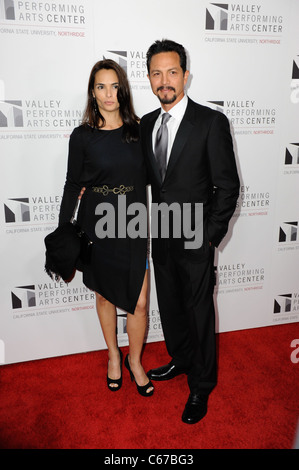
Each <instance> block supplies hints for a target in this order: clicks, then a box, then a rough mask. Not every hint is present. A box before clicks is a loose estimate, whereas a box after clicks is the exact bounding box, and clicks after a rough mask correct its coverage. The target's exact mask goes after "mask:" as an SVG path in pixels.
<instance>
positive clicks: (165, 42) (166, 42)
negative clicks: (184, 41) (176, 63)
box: [146, 39, 187, 73]
mask: <svg viewBox="0 0 299 470" xmlns="http://www.w3.org/2000/svg"><path fill="white" fill-rule="evenodd" d="M160 52H177V53H178V54H179V57H180V66H181V67H182V69H183V73H185V72H186V70H187V55H186V51H185V49H184V47H183V46H182V45H181V44H178V43H177V42H174V41H171V40H170V39H162V41H159V40H158V41H155V42H154V43H153V44H152V45H151V46H150V48H149V49H148V51H147V53H146V65H147V71H148V73H149V72H150V64H151V60H152V57H153V55H155V54H160Z"/></svg>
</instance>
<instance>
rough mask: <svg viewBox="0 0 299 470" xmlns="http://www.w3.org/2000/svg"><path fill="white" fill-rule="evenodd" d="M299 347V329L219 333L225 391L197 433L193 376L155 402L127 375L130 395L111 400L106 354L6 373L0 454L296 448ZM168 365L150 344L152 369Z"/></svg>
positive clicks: (125, 390)
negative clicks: (188, 407)
mask: <svg viewBox="0 0 299 470" xmlns="http://www.w3.org/2000/svg"><path fill="white" fill-rule="evenodd" d="M296 338H299V324H298V323H293V324H289V325H279V326H274V327H266V328H257V329H251V330H243V331H238V332H229V333H221V334H219V335H218V348H219V382H218V386H217V388H216V389H215V390H214V391H213V393H212V395H211V397H210V400H209V410H208V414H207V415H206V417H205V418H204V419H203V420H202V421H201V422H200V423H197V424H195V425H187V424H184V423H182V422H181V414H182V411H183V408H184V405H185V402H186V400H187V398H188V394H189V391H188V387H187V381H186V376H180V377H176V378H175V379H173V380H172V381H170V382H167V383H166V382H164V383H163V382H160V383H157V382H156V383H155V385H156V391H155V394H154V395H153V397H151V398H143V397H141V396H140V395H138V394H137V390H136V387H135V384H133V383H131V381H130V379H129V375H128V371H127V370H126V369H124V371H123V372H124V380H123V387H122V389H121V390H120V391H119V392H115V393H112V392H109V390H108V389H107V386H106V366H107V352H106V351H99V352H91V353H86V354H77V355H71V356H65V357H58V358H53V359H44V360H40V361H31V362H27V363H21V364H12V365H6V366H2V367H1V369H0V374H1V381H0V387H1V400H0V413H1V414H0V448H1V449H292V448H293V447H294V444H295V436H296V428H297V422H298V417H299V404H298V390H299V363H293V362H292V361H291V359H290V356H291V352H292V349H291V347H290V344H291V341H292V340H293V339H296ZM127 349H128V348H127V347H126V348H123V352H124V353H126V352H127ZM298 356H299V354H297V357H298ZM168 360H169V358H168V355H167V352H166V350H165V345H164V343H163V342H159V343H150V344H147V345H146V347H145V351H144V357H143V363H144V366H145V368H146V370H148V369H149V368H151V367H156V366H159V365H162V364H164V363H166V362H168Z"/></svg>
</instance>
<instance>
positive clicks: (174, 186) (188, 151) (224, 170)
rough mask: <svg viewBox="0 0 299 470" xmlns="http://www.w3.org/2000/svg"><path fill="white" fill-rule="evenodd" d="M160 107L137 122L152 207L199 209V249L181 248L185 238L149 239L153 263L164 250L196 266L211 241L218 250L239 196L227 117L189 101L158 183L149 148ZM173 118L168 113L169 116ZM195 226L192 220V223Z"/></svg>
mask: <svg viewBox="0 0 299 470" xmlns="http://www.w3.org/2000/svg"><path fill="white" fill-rule="evenodd" d="M159 113H160V108H159V109H157V110H155V111H153V112H151V113H149V114H146V115H145V116H144V117H143V118H142V119H141V140H142V146H143V151H144V154H145V157H146V163H147V169H148V178H149V182H150V184H151V192H152V202H155V203H157V204H160V203H161V202H166V203H167V204H171V203H173V202H178V203H179V204H181V205H182V204H184V203H191V204H193V205H194V203H202V204H203V244H202V246H201V247H200V248H196V249H185V248H184V243H183V242H184V239H183V237H182V238H181V239H171V240H170V241H169V240H166V239H162V238H161V237H159V238H155V239H152V256H153V259H156V260H160V261H162V260H163V258H165V253H166V252H167V247H170V249H171V248H173V249H175V250H176V251H177V252H180V253H181V254H182V255H183V256H186V257H188V258H193V259H195V260H197V261H200V259H203V258H205V257H206V256H208V253H209V249H208V247H209V242H211V243H212V245H213V246H216V247H217V246H218V245H219V243H220V242H221V240H222V239H223V237H224V236H225V234H226V232H227V229H228V223H229V220H230V218H231V216H232V214H233V212H234V210H235V207H236V201H237V198H238V195H239V187H240V183H239V177H238V172H237V167H236V161H235V156H234V151H233V143H232V138H231V133H230V128H229V122H228V119H227V118H226V116H225V115H224V114H222V113H220V112H219V111H215V110H212V109H211V108H208V107H205V106H202V105H200V104H197V103H195V102H194V101H192V100H191V99H190V98H188V105H187V109H186V112H185V115H184V117H183V119H182V121H181V124H180V126H179V129H178V131H177V135H176V138H175V141H174V143H173V147H172V150H171V154H170V157H169V161H168V166H167V171H166V175H165V179H164V181H163V182H162V180H161V177H160V174H159V171H158V167H157V163H156V160H155V156H154V153H153V146H152V132H153V127H154V124H155V121H156V119H157V117H158V115H159ZM170 114H171V111H170ZM193 222H194V220H193Z"/></svg>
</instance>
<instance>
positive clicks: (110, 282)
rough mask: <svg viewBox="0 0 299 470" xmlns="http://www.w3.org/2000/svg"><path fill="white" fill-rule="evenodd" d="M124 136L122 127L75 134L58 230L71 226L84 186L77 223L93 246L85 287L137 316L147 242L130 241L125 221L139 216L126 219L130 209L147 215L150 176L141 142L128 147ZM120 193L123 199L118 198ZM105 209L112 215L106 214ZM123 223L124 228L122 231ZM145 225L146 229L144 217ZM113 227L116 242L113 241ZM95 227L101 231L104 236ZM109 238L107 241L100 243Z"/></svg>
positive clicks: (85, 270)
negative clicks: (148, 178)
mask: <svg viewBox="0 0 299 470" xmlns="http://www.w3.org/2000/svg"><path fill="white" fill-rule="evenodd" d="M122 133H123V127H120V128H118V129H115V130H101V129H100V130H98V129H93V128H91V127H88V126H83V125H82V126H79V127H77V128H75V129H74V131H73V132H72V134H71V137H70V142H69V156H68V169H67V177H66V183H65V186H64V192H63V198H62V203H61V209H60V215H59V224H61V223H63V222H66V221H68V220H70V218H71V216H72V213H73V210H74V207H75V204H76V200H77V197H78V195H79V193H80V190H81V188H82V187H83V186H85V187H86V191H85V193H84V195H83V197H82V200H81V204H80V208H79V213H78V222H79V223H80V225H81V227H82V228H83V230H84V231H85V232H86V233H87V234H88V235H89V237H90V239H91V240H92V241H93V242H94V243H93V247H92V257H91V261H90V263H89V264H88V265H85V266H83V269H82V272H83V282H84V284H85V285H86V286H87V287H88V288H89V289H91V290H93V291H95V292H98V293H99V294H101V295H102V296H103V297H105V299H107V300H108V301H109V302H111V303H112V304H114V305H116V306H117V307H119V308H120V309H122V310H124V311H126V312H128V313H131V314H133V313H134V310H135V307H136V303H137V300H138V297H139V294H140V291H141V287H142V283H143V279H144V275H145V270H146V255H147V238H146V236H139V237H137V238H132V237H129V236H128V234H127V230H124V227H123V221H124V220H125V222H126V223H128V222H129V221H130V220H132V219H133V218H134V217H136V214H138V213H137V212H136V213H135V216H133V215H129V216H128V215H127V214H126V212H127V208H128V206H129V205H131V204H132V203H136V202H137V203H141V204H142V205H143V206H142V207H144V209H146V170H145V163H144V160H143V156H142V151H141V144H140V142H136V143H135V142H134V143H130V144H129V143H125V142H123V141H122ZM123 187H124V188H123ZM93 188H94V189H93ZM119 188H120V190H121V189H122V190H123V191H122V192H123V193H124V194H122V195H120V194H119V192H120V191H119ZM102 203H105V204H107V203H108V204H107V205H104V204H102ZM99 204H101V206H98V205H99ZM105 207H108V210H106V211H105V210H103V209H105ZM131 207H135V206H131ZM137 207H141V206H139V205H137ZM96 208H97V210H96ZM99 208H100V210H99ZM120 209H121V210H122V212H121V214H120ZM96 212H97V214H96ZM99 213H101V215H99ZM107 214H109V216H108V215H107ZM102 217H104V219H102ZM111 217H112V218H111ZM124 217H125V219H124ZM113 218H114V220H112V219H113ZM119 220H121V221H122V222H121V227H118V221H119ZM135 220H136V219H135ZM104 221H106V222H108V223H109V227H108V224H107V223H106V224H105V223H104ZM97 223H98V224H97ZM143 223H146V221H145V220H144V217H143ZM114 225H115V230H114V235H115V237H111V236H110V235H111V233H112V232H111V230H113V226H114ZM96 227H100V228H101V230H100V232H101V233H100V234H99V232H98V231H97V232H96ZM143 229H144V227H143ZM97 230H98V229H97ZM138 230H139V229H138V228H137V231H138ZM105 233H106V234H107V233H109V237H106V238H99V235H100V236H101V237H103V236H104V235H105ZM138 233H139V234H140V233H141V231H139V232H138ZM143 233H144V230H143Z"/></svg>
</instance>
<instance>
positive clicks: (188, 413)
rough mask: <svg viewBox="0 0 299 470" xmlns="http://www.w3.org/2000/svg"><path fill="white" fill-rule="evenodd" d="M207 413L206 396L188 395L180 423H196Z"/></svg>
mask: <svg viewBox="0 0 299 470" xmlns="http://www.w3.org/2000/svg"><path fill="white" fill-rule="evenodd" d="M207 411H208V396H206V395H197V394H196V393H190V395H189V398H188V401H187V403H186V406H185V409H184V412H183V415H182V421H183V422H184V423H187V424H195V423H198V421H200V420H201V419H202V418H203V417H204V416H205V415H206V414H207Z"/></svg>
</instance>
